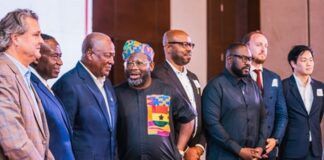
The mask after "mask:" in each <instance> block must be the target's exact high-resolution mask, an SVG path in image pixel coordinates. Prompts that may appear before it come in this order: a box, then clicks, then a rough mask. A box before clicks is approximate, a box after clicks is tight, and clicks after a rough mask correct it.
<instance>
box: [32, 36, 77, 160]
mask: <svg viewBox="0 0 324 160" xmlns="http://www.w3.org/2000/svg"><path fill="white" fill-rule="evenodd" d="M41 36H42V38H43V40H44V42H45V43H44V44H42V45H41V48H40V53H41V57H40V58H39V59H37V60H36V61H35V62H34V63H32V64H31V66H32V67H33V68H32V75H31V81H32V84H33V86H34V87H35V91H36V93H37V94H38V96H39V97H40V99H41V102H42V104H43V107H44V111H45V114H46V119H47V123H48V128H49V132H50V135H51V136H50V141H49V147H50V150H51V151H52V153H53V155H54V158H55V159H57V160H74V156H73V151H72V145H71V139H70V138H71V134H72V130H71V126H70V122H69V120H68V118H67V115H66V113H65V111H64V108H63V106H62V103H61V101H60V100H59V99H57V97H56V96H55V95H54V94H53V91H52V90H51V89H50V88H49V85H48V83H47V80H48V79H52V78H56V77H57V76H58V74H59V73H60V67H61V66H62V65H63V62H62V60H61V56H62V52H61V49H60V46H59V44H58V42H57V41H56V40H55V38H54V37H52V36H49V35H46V34H42V35H41Z"/></svg>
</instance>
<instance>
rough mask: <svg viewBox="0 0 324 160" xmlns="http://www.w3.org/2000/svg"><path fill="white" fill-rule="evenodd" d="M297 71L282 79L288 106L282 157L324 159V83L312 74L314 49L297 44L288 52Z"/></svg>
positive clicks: (287, 158)
mask: <svg viewBox="0 0 324 160" xmlns="http://www.w3.org/2000/svg"><path fill="white" fill-rule="evenodd" d="M288 63H289V64H290V66H291V68H292V71H293V74H292V75H291V76H290V77H288V78H286V79H284V80H283V81H282V86H283V92H284V96H285V98H286V104H287V110H288V115H289V119H288V124H287V129H286V133H285V136H284V138H283V141H282V144H281V145H280V152H279V158H280V159H283V160H321V159H322V151H323V150H322V137H321V127H320V125H321V121H322V117H323V111H324V94H323V89H324V84H323V83H322V82H320V81H317V80H315V79H313V78H312V77H311V75H312V73H313V70H314V56H313V50H312V49H311V48H309V47H308V46H304V45H297V46H294V47H293V48H292V49H291V50H290V52H289V54H288Z"/></svg>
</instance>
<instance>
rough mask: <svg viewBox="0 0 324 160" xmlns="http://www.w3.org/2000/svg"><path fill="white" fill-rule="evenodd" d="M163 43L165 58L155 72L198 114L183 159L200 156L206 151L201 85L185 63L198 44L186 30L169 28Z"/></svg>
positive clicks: (191, 159) (192, 158) (193, 158)
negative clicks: (192, 40)
mask: <svg viewBox="0 0 324 160" xmlns="http://www.w3.org/2000/svg"><path fill="white" fill-rule="evenodd" d="M163 46H164V55H165V58H166V61H165V62H164V63H163V64H162V65H160V66H158V67H156V68H155V69H154V72H153V74H152V76H153V77H157V78H159V79H161V80H163V81H164V82H165V83H168V84H170V85H172V87H174V88H177V89H178V90H179V91H180V93H181V94H182V96H183V97H185V98H186V100H187V101H188V102H190V103H191V106H192V107H193V109H194V110H196V112H197V114H198V116H197V117H196V119H195V127H194V132H193V134H192V136H191V138H190V140H189V142H188V144H187V145H188V147H189V148H188V149H186V152H185V156H184V159H185V160H197V159H200V156H201V155H202V154H203V153H204V150H205V145H206V140H205V136H204V134H203V128H202V119H201V97H200V96H201V88H200V84H199V80H198V78H197V76H196V75H195V74H194V73H192V72H190V71H189V70H187V68H186V67H185V65H186V64H188V63H189V62H190V60H191V52H192V49H193V48H194V46H195V45H194V43H192V42H191V38H190V37H189V35H188V34H187V33H186V32H184V31H182V30H169V31H167V32H165V33H164V35H163Z"/></svg>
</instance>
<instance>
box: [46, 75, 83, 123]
mask: <svg viewBox="0 0 324 160" xmlns="http://www.w3.org/2000/svg"><path fill="white" fill-rule="evenodd" d="M73 86H74V85H70V84H68V83H67V82H64V81H58V82H56V83H55V84H54V85H53V87H52V90H53V91H54V93H55V95H56V96H58V97H59V98H60V100H61V101H62V103H63V107H64V109H65V111H66V113H67V115H68V117H69V120H70V123H71V126H72V129H73V126H74V120H75V115H76V113H77V110H78V109H77V108H78V106H77V105H78V96H77V92H76V91H75V89H74V88H73Z"/></svg>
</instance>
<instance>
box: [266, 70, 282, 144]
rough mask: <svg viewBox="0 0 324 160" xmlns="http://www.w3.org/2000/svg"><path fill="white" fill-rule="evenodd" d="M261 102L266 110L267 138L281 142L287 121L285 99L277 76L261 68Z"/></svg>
mask: <svg viewBox="0 0 324 160" xmlns="http://www.w3.org/2000/svg"><path fill="white" fill-rule="evenodd" d="M262 77H263V102H264V104H265V108H266V115H267V124H268V126H267V127H268V133H267V137H271V138H276V139H278V140H279V142H280V141H281V140H282V138H283V136H284V134H285V129H286V125H287V121H288V115H287V108H286V102H285V97H284V96H283V91H282V83H281V79H280V77H279V75H277V74H276V73H274V72H271V71H269V70H267V69H265V68H263V72H262Z"/></svg>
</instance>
